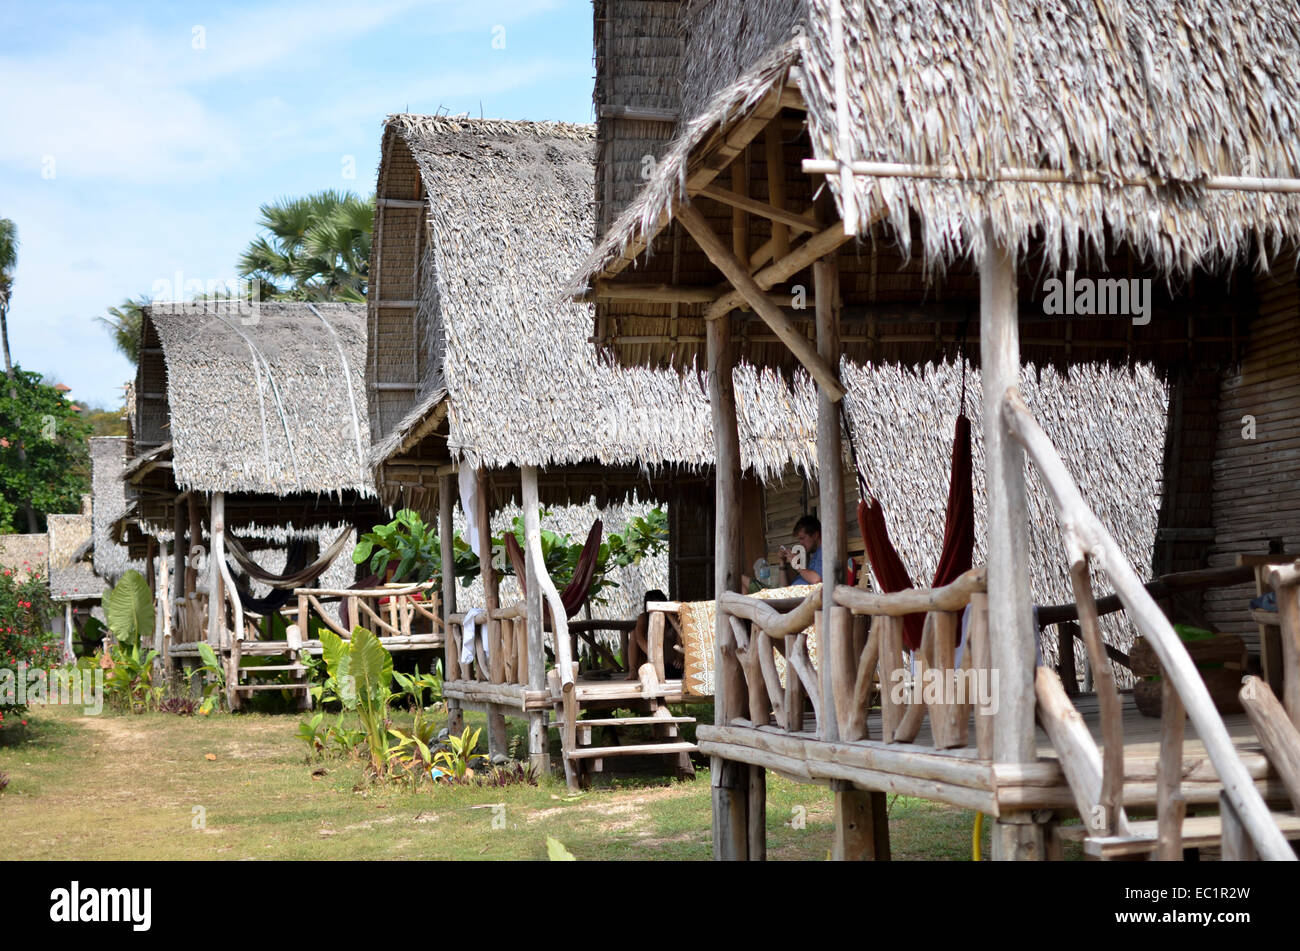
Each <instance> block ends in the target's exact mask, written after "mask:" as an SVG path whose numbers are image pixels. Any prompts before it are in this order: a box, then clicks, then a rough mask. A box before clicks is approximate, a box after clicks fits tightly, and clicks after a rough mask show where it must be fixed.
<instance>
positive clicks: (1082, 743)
mask: <svg viewBox="0 0 1300 951" xmlns="http://www.w3.org/2000/svg"><path fill="white" fill-rule="evenodd" d="M1002 423H1003V425H1005V426H1006V428H1007V431H1008V432H1009V433H1010V434H1011V436H1012V437H1013V438H1014V439H1016V441H1017V442H1019V443H1020V444H1021V445H1022V446H1023V447H1024V449H1025V452H1026V454H1027V455H1028V457H1029V459H1030V461H1031V462H1032V463H1033V464H1034V467H1035V468H1036V469H1037V471H1038V473H1039V475H1040V477H1041V478H1042V480H1043V482H1044V484H1045V485H1046V486H1047V489H1048V492H1049V494H1050V496H1051V498H1052V502H1053V505H1054V507H1055V509H1056V514H1057V517H1058V519H1059V520H1060V523H1061V525H1062V526H1063V528H1064V534H1065V539H1064V540H1065V548H1066V555H1067V558H1068V559H1069V564H1070V580H1071V585H1072V587H1073V589H1074V595H1075V604H1076V605H1077V609H1078V619H1079V626H1080V628H1081V629H1082V633H1083V637H1084V642H1085V644H1086V646H1087V650H1088V657H1089V662H1090V664H1091V665H1092V668H1093V683H1094V687H1095V689H1096V691H1097V696H1098V703H1099V707H1100V711H1101V723H1102V737H1103V742H1104V746H1103V751H1102V752H1099V751H1098V750H1097V747H1096V744H1095V743H1094V742H1093V740H1092V737H1091V735H1089V734H1088V732H1087V729H1086V728H1085V727H1084V726H1083V722H1082V719H1081V718H1080V717H1079V715H1078V713H1077V711H1075V709H1074V706H1073V704H1072V703H1071V702H1070V700H1069V697H1067V696H1066V693H1065V690H1064V688H1063V687H1062V685H1061V682H1060V679H1059V678H1058V677H1057V676H1056V675H1055V674H1054V673H1052V672H1051V671H1050V670H1047V669H1046V668H1041V667H1040V668H1039V669H1038V671H1037V675H1036V677H1035V694H1036V697H1037V700H1038V711H1039V719H1040V721H1041V722H1042V723H1043V726H1044V728H1045V729H1046V730H1047V732H1048V735H1049V736H1050V737H1051V739H1052V743H1053V745H1054V746H1055V748H1056V750H1057V752H1058V754H1059V756H1060V759H1061V767H1062V769H1063V771H1064V772H1065V775H1066V779H1067V780H1068V782H1069V785H1070V789H1071V792H1072V793H1073V795H1074V798H1075V801H1076V804H1077V806H1078V808H1079V813H1080V815H1081V816H1083V817H1084V821H1085V823H1087V825H1088V828H1089V830H1090V831H1091V832H1092V833H1093V834H1095V835H1099V836H1123V835H1126V834H1127V830H1128V820H1127V817H1126V816H1125V814H1124V808H1123V789H1124V745H1123V744H1124V738H1123V716H1122V714H1123V710H1122V707H1121V705H1120V698H1119V692H1118V690H1117V688H1116V686H1115V682H1114V676H1113V671H1112V669H1111V666H1110V660H1109V658H1108V657H1107V655H1106V651H1105V645H1104V644H1103V643H1102V640H1101V631H1100V627H1099V624H1098V609H1097V601H1096V599H1095V598H1094V596H1093V592H1092V581H1091V574H1090V566H1091V565H1093V564H1095V565H1097V566H1098V567H1099V568H1101V569H1103V570H1104V571H1105V572H1106V574H1107V576H1108V577H1109V579H1110V582H1111V584H1112V586H1113V587H1114V589H1115V596H1116V597H1117V598H1118V599H1119V601H1120V602H1121V603H1122V604H1123V606H1124V609H1125V611H1126V612H1127V615H1128V617H1129V619H1130V620H1131V621H1132V622H1133V624H1134V625H1135V626H1136V627H1137V629H1138V631H1139V632H1140V633H1141V634H1142V636H1143V637H1144V638H1146V640H1147V641H1148V642H1149V643H1150V644H1151V646H1152V648H1153V649H1154V650H1155V653H1156V656H1157V657H1158V658H1159V661H1160V666H1161V672H1162V683H1163V685H1164V692H1163V696H1162V700H1163V709H1162V721H1163V722H1162V729H1161V750H1160V763H1159V766H1158V773H1157V785H1158V787H1159V790H1160V795H1159V797H1158V798H1159V802H1158V804H1157V805H1158V812H1157V821H1158V825H1159V828H1160V839H1161V840H1162V841H1163V840H1166V838H1167V839H1168V841H1167V842H1166V849H1167V850H1168V851H1169V852H1172V851H1173V850H1174V846H1173V844H1172V843H1175V842H1176V841H1177V840H1178V838H1179V836H1178V834H1177V827H1178V825H1179V824H1180V823H1181V816H1182V811H1183V805H1182V801H1181V797H1179V796H1178V795H1177V789H1178V782H1179V779H1180V777H1181V772H1182V761H1183V755H1182V745H1183V726H1182V722H1183V712H1182V711H1183V710H1184V709H1185V710H1186V714H1187V716H1188V717H1189V718H1190V719H1191V721H1192V724H1193V725H1194V726H1195V727H1196V732H1197V735H1198V736H1199V737H1200V739H1201V742H1202V743H1203V744H1204V745H1205V749H1206V752H1207V753H1208V755H1209V757H1210V760H1211V762H1212V763H1213V764H1214V768H1215V770H1216V771H1217V772H1218V774H1219V779H1220V781H1221V782H1222V784H1223V796H1222V802H1221V805H1222V810H1221V811H1222V812H1223V813H1224V815H1223V823H1224V828H1225V832H1226V830H1227V828H1228V827H1229V826H1230V825H1233V826H1236V825H1237V824H1239V825H1240V828H1241V830H1242V831H1243V832H1244V834H1245V836H1246V837H1248V839H1249V841H1250V843H1251V844H1252V846H1253V848H1254V849H1255V850H1256V851H1257V852H1258V854H1259V855H1260V856H1261V857H1263V858H1266V859H1275V860H1283V861H1285V860H1291V861H1294V860H1295V857H1296V856H1295V853H1294V852H1293V851H1292V850H1291V847H1290V845H1288V844H1287V841H1286V838H1285V836H1284V835H1283V834H1282V832H1281V830H1280V829H1279V828H1278V825H1277V823H1276V822H1275V821H1274V820H1273V817H1272V816H1271V815H1270V813H1269V810H1268V807H1267V805H1266V804H1265V802H1264V799H1263V797H1262V796H1261V795H1260V794H1259V791H1258V790H1257V789H1256V788H1255V785H1254V782H1253V781H1252V780H1251V778H1250V774H1249V773H1248V772H1247V770H1246V767H1245V765H1244V764H1243V763H1242V761H1241V759H1240V758H1239V757H1238V756H1237V752H1236V749H1235V748H1234V746H1233V744H1232V740H1231V738H1230V737H1229V735H1228V731H1227V728H1226V727H1225V726H1224V723H1223V720H1222V718H1221V717H1220V716H1219V712H1218V710H1217V709H1216V708H1215V706H1214V702H1213V700H1212V699H1211V698H1210V694H1209V691H1208V690H1207V689H1206V687H1205V683H1204V681H1203V680H1202V679H1201V676H1200V674H1199V673H1198V672H1197V670H1196V667H1195V665H1194V664H1193V663H1192V660H1191V658H1190V657H1189V656H1188V653H1187V649H1186V648H1185V647H1184V646H1183V644H1182V641H1181V640H1180V639H1179V637H1178V635H1177V634H1176V633H1175V632H1174V629H1173V626H1172V625H1171V624H1170V622H1169V619H1168V618H1167V617H1166V616H1165V614H1164V612H1163V611H1162V610H1161V609H1160V606H1159V605H1158V604H1157V603H1156V601H1155V599H1154V598H1153V597H1152V596H1151V594H1150V592H1148V590H1147V588H1146V586H1145V585H1143V583H1142V580H1141V579H1140V578H1139V577H1138V575H1137V573H1136V572H1135V571H1134V570H1133V566H1132V565H1130V564H1129V563H1128V561H1127V559H1126V558H1125V556H1124V552H1123V549H1122V548H1121V547H1120V546H1119V543H1118V542H1116V541H1115V538H1114V536H1113V535H1111V533H1110V531H1109V530H1107V529H1106V527H1105V526H1104V525H1102V523H1101V521H1100V520H1099V519H1098V518H1097V516H1096V515H1095V514H1094V513H1093V512H1092V510H1091V509H1090V508H1089V507H1088V505H1087V503H1086V502H1085V501H1084V499H1083V496H1082V494H1081V493H1080V491H1079V488H1078V486H1077V485H1076V484H1075V482H1074V479H1073V477H1071V475H1070V473H1069V470H1068V469H1066V467H1065V463H1064V462H1063V461H1062V459H1061V457H1060V454H1059V453H1057V451H1056V448H1055V447H1054V446H1053V445H1052V443H1051V440H1050V439H1048V437H1047V434H1046V433H1044V432H1043V430H1042V428H1041V427H1040V426H1039V425H1038V423H1037V421H1036V420H1035V419H1034V417H1033V414H1032V413H1031V412H1030V411H1029V408H1028V407H1027V406H1026V405H1025V403H1024V400H1023V399H1022V398H1021V396H1020V391H1019V389H1018V388H1017V387H1014V386H1012V387H1009V388H1008V389H1007V390H1006V393H1005V395H1004V397H1003V399H1002Z"/></svg>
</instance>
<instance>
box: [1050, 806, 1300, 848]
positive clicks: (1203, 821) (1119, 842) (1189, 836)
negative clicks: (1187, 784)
mask: <svg viewBox="0 0 1300 951" xmlns="http://www.w3.org/2000/svg"><path fill="white" fill-rule="evenodd" d="M1272 815H1273V821H1274V822H1276V823H1277V827H1278V828H1279V829H1281V830H1282V834H1283V835H1284V836H1286V837H1287V838H1288V839H1291V840H1296V839H1300V817H1298V816H1293V815H1291V814H1290V813H1287V812H1275V813H1273V814H1272ZM1075 828H1076V827H1075V826H1064V827H1062V829H1061V831H1062V833H1066V832H1073V830H1074V829H1075ZM1077 828H1079V829H1082V828H1083V827H1082V826H1079V827H1077ZM1129 832H1130V835H1127V836H1093V837H1090V838H1084V840H1083V851H1084V853H1085V854H1086V855H1090V856H1092V857H1094V858H1099V859H1115V858H1129V857H1131V856H1134V855H1142V854H1144V853H1147V852H1154V851H1155V849H1156V834H1157V823H1156V820H1155V819H1144V820H1141V821H1139V822H1130V823H1129ZM1067 837H1069V838H1074V837H1075V836H1072V835H1071V836H1067ZM1222 839H1223V825H1222V823H1220V821H1219V817H1218V816H1189V817H1188V818H1186V819H1184V820H1183V848H1185V849H1197V848H1203V847H1205V846H1217V845H1219V844H1220V843H1221V841H1222Z"/></svg>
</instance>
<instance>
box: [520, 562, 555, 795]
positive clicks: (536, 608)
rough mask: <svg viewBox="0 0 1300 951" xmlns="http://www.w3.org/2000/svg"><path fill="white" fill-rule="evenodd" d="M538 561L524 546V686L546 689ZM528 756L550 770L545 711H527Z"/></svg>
mask: <svg viewBox="0 0 1300 951" xmlns="http://www.w3.org/2000/svg"><path fill="white" fill-rule="evenodd" d="M538 567H539V566H538V564H537V560H536V558H535V556H534V555H533V549H532V546H531V545H528V546H526V547H525V548H524V573H525V576H526V579H525V580H526V581H527V587H528V595H527V603H526V606H525V609H526V614H525V618H526V621H527V624H528V633H527V639H528V689H529V690H545V689H546V651H545V647H546V644H545V638H546V632H545V625H544V623H543V619H544V615H543V614H542V581H541V578H540V577H538ZM528 759H529V761H530V762H531V763H532V764H533V767H534V768H535V769H537V770H538V771H539V772H540V773H541V774H542V775H548V774H549V773H550V771H551V755H550V752H549V747H548V745H547V736H546V714H545V712H544V711H542V710H533V711H530V712H529V714H528Z"/></svg>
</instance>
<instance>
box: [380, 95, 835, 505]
mask: <svg viewBox="0 0 1300 951" xmlns="http://www.w3.org/2000/svg"><path fill="white" fill-rule="evenodd" d="M593 145H594V130H593V129H592V128H591V127H590V126H576V125H566V124H562V123H530V122H507V121H500V120H475V119H467V118H450V117H442V116H410V115H397V116H392V117H390V118H389V120H388V122H387V123H386V125H385V130H384V139H383V156H382V160H381V163H380V171H379V181H378V189H377V193H378V207H377V213H376V222H375V238H374V245H373V247H374V251H373V261H372V267H371V274H372V286H371V291H370V296H369V304H368V306H369V311H370V334H369V341H370V353H369V361H368V365H367V373H368V381H367V392H368V393H369V397H370V420H371V434H372V439H373V441H374V450H373V459H374V461H375V464H376V467H377V468H376V477H377V481H378V483H379V488H380V491H381V494H382V495H383V497H384V499H385V500H386V501H395V500H396V499H399V498H401V499H404V500H405V501H406V502H407V503H409V504H417V505H418V504H421V502H422V501H425V502H427V495H428V493H430V492H431V491H433V489H434V488H435V486H436V474H437V472H438V469H439V467H440V466H446V465H447V464H449V463H451V462H453V461H457V460H461V459H464V460H468V461H469V462H470V464H471V465H473V466H475V467H476V468H480V467H482V468H488V469H509V468H511V467H515V466H520V465H533V466H538V467H541V468H543V469H546V470H548V471H550V472H551V473H552V475H553V478H552V480H551V485H552V488H551V490H550V497H551V498H552V499H555V498H557V497H560V496H564V495H565V494H566V493H567V492H568V489H567V488H563V487H561V486H560V485H559V483H557V482H555V479H556V478H563V479H569V480H573V483H574V485H575V486H576V485H577V483H579V482H582V481H583V477H582V471H583V470H584V467H585V474H586V476H587V480H586V483H585V484H584V486H583V488H582V489H581V490H577V489H575V492H586V493H588V494H586V495H583V497H582V498H581V499H575V500H578V501H586V499H587V498H589V497H590V493H591V492H593V490H594V494H596V495H597V496H598V497H602V498H611V499H618V498H621V497H622V496H624V495H625V494H626V493H627V492H628V491H629V490H630V489H632V488H634V487H636V488H638V490H639V491H641V492H642V494H643V497H644V496H645V495H646V494H650V495H653V494H654V492H655V491H656V489H655V488H654V487H653V485H652V483H654V482H655V478H656V477H657V476H660V475H663V474H665V473H672V472H679V473H680V472H699V471H700V470H701V469H702V468H704V467H707V466H708V465H710V464H711V460H712V439H711V434H710V429H709V425H710V424H709V415H708V402H707V399H706V398H705V396H704V393H703V390H702V388H701V386H700V383H699V381H698V380H692V379H683V378H681V377H680V376H679V375H677V374H675V373H665V372H658V371H652V370H644V369H618V368H615V367H613V366H611V365H609V364H608V363H607V362H606V361H603V360H600V359H598V358H597V355H596V354H595V353H594V351H593V350H592V348H591V347H590V345H589V342H588V335H589V327H590V323H591V309H590V307H589V306H588V305H586V304H579V303H571V302H570V303H565V302H562V301H559V300H558V297H559V288H560V282H561V281H562V279H563V278H564V277H565V276H567V275H568V274H569V273H571V272H572V269H573V267H574V266H575V265H576V263H577V262H578V261H580V260H582V258H583V257H584V256H585V255H586V254H588V253H589V251H590V247H591V236H592V233H593V227H594V222H593V218H592V210H591V198H590V196H591V193H592V187H593V184H592V182H593V178H592V174H593V172H592V153H593ZM738 385H739V387H740V389H741V392H742V396H741V398H740V399H741V403H742V410H741V411H742V415H743V417H744V419H745V421H746V424H747V425H748V428H747V432H746V435H747V437H748V438H747V440H746V450H747V452H746V458H745V464H746V466H747V467H749V468H751V469H752V470H753V471H754V472H755V473H756V474H757V475H758V476H759V477H761V478H767V477H771V476H774V475H778V474H780V473H781V472H782V471H783V470H785V469H786V468H787V467H788V466H790V465H792V464H794V465H798V466H801V467H804V468H807V467H808V465H809V463H810V462H811V452H810V449H811V442H812V438H813V429H812V426H811V420H812V412H813V406H812V394H811V391H792V390H791V389H790V388H789V387H788V386H786V385H785V384H784V383H783V382H782V381H781V380H780V379H779V378H778V377H777V376H776V375H774V374H761V373H758V372H756V371H754V370H753V369H752V368H750V369H744V370H742V371H741V375H740V379H739V381H738ZM773 423H775V425H774V424H773ZM560 470H563V473H564V474H563V476H560V475H558V473H559V472H560ZM544 478H545V477H544ZM545 493H546V489H545V488H544V494H545ZM507 497H508V496H507Z"/></svg>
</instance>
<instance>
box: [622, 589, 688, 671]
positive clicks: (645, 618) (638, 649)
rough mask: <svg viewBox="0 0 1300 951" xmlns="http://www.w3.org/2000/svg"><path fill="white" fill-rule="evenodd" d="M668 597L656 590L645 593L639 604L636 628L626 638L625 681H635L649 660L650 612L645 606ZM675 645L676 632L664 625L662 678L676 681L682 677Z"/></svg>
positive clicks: (680, 663)
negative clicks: (638, 672)
mask: <svg viewBox="0 0 1300 951" xmlns="http://www.w3.org/2000/svg"><path fill="white" fill-rule="evenodd" d="M667 600H668V595H666V594H664V593H663V592H662V591H660V590H658V589H657V588H655V589H651V590H650V591H647V592H646V593H645V599H644V600H643V601H642V602H641V609H642V610H641V614H640V616H639V617H637V619H636V627H635V628H633V630H632V632H631V633H630V634H628V636H627V679H628V680H636V679H637V676H638V674H637V671H639V670H640V669H641V665H642V664H645V663H648V662H649V660H650V612H649V611H646V610H645V606H646V605H647V604H650V603H651V602H652V601H667ZM676 643H677V630H676V629H675V628H674V627H673V626H672V625H671V624H668V623H665V624H664V676H665V677H668V678H669V679H677V678H679V677H681V676H682V673H683V671H682V660H681V655H680V654H678V653H677V651H676V650H675V649H674V645H675V644H676Z"/></svg>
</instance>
